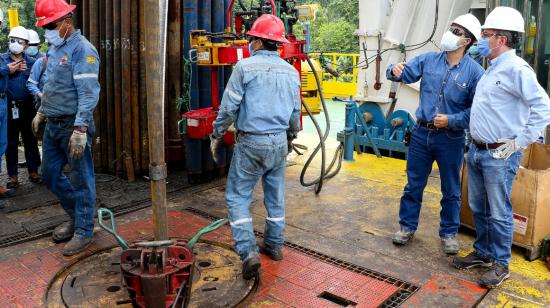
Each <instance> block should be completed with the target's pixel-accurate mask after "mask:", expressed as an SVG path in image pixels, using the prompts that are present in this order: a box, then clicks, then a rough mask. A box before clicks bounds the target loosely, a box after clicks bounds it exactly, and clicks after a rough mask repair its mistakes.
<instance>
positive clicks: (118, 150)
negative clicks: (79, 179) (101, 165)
mask: <svg viewBox="0 0 550 308" xmlns="http://www.w3.org/2000/svg"><path fill="white" fill-rule="evenodd" d="M120 2H121V0H113V6H112V12H113V68H112V69H113V94H114V97H113V98H114V110H115V113H114V125H115V157H111V159H112V160H113V163H112V165H113V169H114V170H113V171H114V172H115V174H117V175H120V170H121V168H122V166H123V164H122V163H123V162H124V160H123V154H122V143H123V140H122V139H123V138H122V88H121V81H122V80H121V69H122V67H121V46H120V43H121V40H120V27H121V19H120V17H121V16H120Z"/></svg>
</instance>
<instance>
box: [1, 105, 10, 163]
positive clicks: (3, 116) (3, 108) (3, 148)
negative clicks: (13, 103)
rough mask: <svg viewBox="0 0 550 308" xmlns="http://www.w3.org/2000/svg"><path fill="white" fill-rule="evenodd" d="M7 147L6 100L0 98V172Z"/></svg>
mask: <svg viewBox="0 0 550 308" xmlns="http://www.w3.org/2000/svg"><path fill="white" fill-rule="evenodd" d="M7 148H8V102H7V100H6V98H5V97H4V98H0V172H1V171H2V156H4V153H6V149H7Z"/></svg>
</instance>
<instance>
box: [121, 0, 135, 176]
mask: <svg viewBox="0 0 550 308" xmlns="http://www.w3.org/2000/svg"><path fill="white" fill-rule="evenodd" d="M120 14H121V16H120V23H121V25H120V34H121V35H120V53H121V57H120V65H121V78H122V79H121V82H122V83H121V104H122V106H121V112H122V145H123V148H122V150H123V153H125V154H124V155H122V156H123V159H124V160H123V162H124V166H123V167H124V170H125V173H126V178H127V179H128V181H130V182H133V181H135V180H136V179H135V175H134V161H133V151H132V99H131V89H132V60H131V57H132V55H131V45H132V44H131V40H130V36H131V34H130V32H131V30H130V29H131V17H130V0H121V1H120Z"/></svg>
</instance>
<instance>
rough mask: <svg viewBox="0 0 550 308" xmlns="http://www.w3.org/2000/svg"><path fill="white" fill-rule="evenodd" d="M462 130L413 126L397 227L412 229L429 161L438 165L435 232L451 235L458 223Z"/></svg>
mask: <svg viewBox="0 0 550 308" xmlns="http://www.w3.org/2000/svg"><path fill="white" fill-rule="evenodd" d="M465 139H466V138H465V135H464V132H459V131H451V130H447V129H442V130H433V129H427V128H424V127H418V125H417V127H415V129H414V131H413V133H412V135H411V141H410V144H409V152H408V155H407V180H408V183H407V185H406V186H405V189H404V191H403V196H402V197H401V205H400V208H399V224H400V225H401V229H403V230H404V231H408V232H415V231H416V229H417V227H418V218H419V216H420V208H421V206H422V194H423V193H424V188H425V187H426V184H427V183H428V177H429V175H430V173H431V171H432V165H433V162H434V161H436V162H437V165H438V167H439V173H440V178H441V192H442V193H443V198H442V199H441V212H440V218H441V222H440V227H439V236H440V237H441V238H446V237H454V236H455V235H456V233H457V232H458V227H459V226H460V200H461V199H460V195H461V191H460V169H461V168H462V161H463V160H464V144H465Z"/></svg>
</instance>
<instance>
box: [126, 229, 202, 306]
mask: <svg viewBox="0 0 550 308" xmlns="http://www.w3.org/2000/svg"><path fill="white" fill-rule="evenodd" d="M193 262H194V258H193V252H192V251H191V249H190V248H189V247H187V241H186V240H175V241H172V240H167V241H153V242H139V243H135V244H133V245H132V246H130V248H129V249H127V250H124V251H123V252H122V254H121V256H120V268H121V270H122V275H123V277H124V282H125V286H126V288H127V289H128V293H129V294H130V298H131V300H132V302H133V303H135V305H136V306H138V307H167V306H168V307H170V306H174V305H175V306H174V307H180V306H182V305H185V304H184V303H185V302H186V301H187V300H188V298H189V296H188V290H189V289H190V284H191V279H190V278H191V267H192V265H193Z"/></svg>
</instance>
